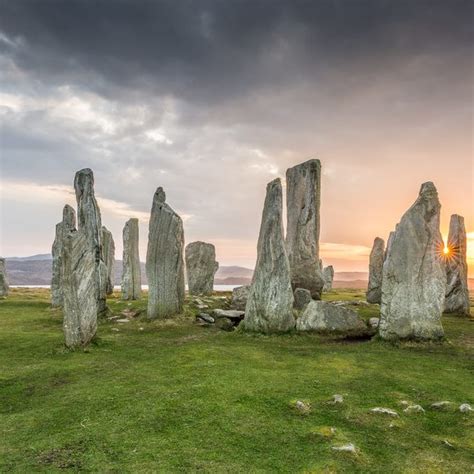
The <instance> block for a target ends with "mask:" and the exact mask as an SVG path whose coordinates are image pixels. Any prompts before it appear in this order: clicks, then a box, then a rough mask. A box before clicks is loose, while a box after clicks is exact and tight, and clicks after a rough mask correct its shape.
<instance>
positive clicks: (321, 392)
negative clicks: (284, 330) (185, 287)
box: [0, 289, 474, 473]
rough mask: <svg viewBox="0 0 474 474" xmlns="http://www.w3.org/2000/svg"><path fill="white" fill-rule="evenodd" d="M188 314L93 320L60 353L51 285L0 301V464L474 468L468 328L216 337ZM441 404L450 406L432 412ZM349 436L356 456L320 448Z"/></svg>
mask: <svg viewBox="0 0 474 474" xmlns="http://www.w3.org/2000/svg"><path fill="white" fill-rule="evenodd" d="M327 298H328V299H349V300H351V299H353V300H359V299H362V298H363V294H362V293H360V292H357V290H350V291H349V290H348V291H342V290H338V291H337V292H333V293H330V294H328V295H327ZM222 304H223V300H221V299H215V301H214V303H213V305H214V306H222ZM109 306H110V308H111V310H112V312H113V313H120V312H121V311H122V310H124V309H125V308H129V306H128V305H127V304H126V303H123V302H121V301H120V300H119V299H118V296H115V297H113V298H112V299H111V300H110V301H109ZM145 307H146V301H145V300H142V301H140V302H135V303H133V304H132V306H131V308H132V309H135V308H142V309H144V308H145ZM355 308H356V309H358V310H359V311H360V312H361V314H362V315H363V316H364V317H370V316H374V315H375V316H376V315H377V314H378V307H377V306H370V307H365V306H355ZM194 313H195V309H194V307H193V303H192V302H190V301H188V303H187V306H186V311H185V314H184V315H183V316H182V317H180V318H178V319H177V320H173V321H164V322H147V321H146V320H145V317H144V314H143V315H142V316H139V317H138V318H136V319H134V320H133V321H131V322H129V323H122V324H121V323H116V322H109V321H107V322H105V321H104V322H102V323H101V324H100V326H99V330H98V338H97V340H96V341H95V342H94V344H92V345H91V346H90V347H89V348H87V349H86V350H84V351H75V352H71V351H67V350H65V349H64V347H63V345H62V327H61V314H60V312H59V311H57V310H52V309H51V308H50V306H49V293H48V291H47V290H28V289H13V290H12V291H11V295H10V296H9V298H8V299H6V300H2V301H0V431H1V434H0V471H1V472H22V473H26V472H59V471H71V472H77V471H82V472H98V471H100V472H117V473H118V472H120V473H124V472H157V471H158V472H195V471H202V472H243V473H244V472H245V473H248V472H384V473H392V472H393V473H398V472H404V473H414V472H423V473H431V472H432V473H437V472H446V473H467V472H473V470H474V413H470V414H469V413H468V414H463V413H460V412H459V411H458V407H459V405H460V404H461V403H466V402H467V403H471V404H473V403H474V322H471V321H468V320H466V319H461V318H456V317H453V316H449V317H445V318H444V326H445V330H446V341H445V342H444V343H443V344H415V343H405V344H401V345H392V344H387V343H384V342H381V341H378V340H372V341H367V340H355V341H354V340H353V341H344V340H341V339H327V338H322V337H320V336H316V335H307V334H290V335H281V336H257V335H249V334H245V333H241V332H233V333H229V332H225V331H220V330H218V329H214V328H203V327H199V326H197V325H195V324H194V322H193V319H194V318H193V314H194ZM473 313H474V311H473ZM336 393H337V394H341V395H343V397H344V402H343V403H342V404H331V403H329V400H330V399H331V398H332V396H333V395H334V394H336ZM296 400H302V401H305V402H307V403H309V404H310V405H311V410H310V411H309V413H306V414H301V413H300V412H299V411H298V410H297V409H296V408H295V406H294V403H295V401H296ZM441 400H449V401H451V402H453V405H452V408H451V409H447V410H446V411H436V410H433V409H432V408H430V404H431V403H433V402H437V401H441ZM402 401H408V402H409V403H415V404H420V405H422V406H423V407H424V408H425V410H426V412H425V413H415V414H410V415H409V414H406V413H404V412H403V405H402V403H401V402H402ZM377 406H381V407H387V408H391V409H394V410H396V411H397V412H398V413H399V414H400V416H399V417H398V418H392V417H387V416H386V415H376V414H372V413H370V412H369V410H370V409H371V408H373V407H377ZM347 443H353V444H354V445H355V446H356V449H357V452H356V453H347V452H338V451H335V450H333V449H332V448H333V447H338V446H341V445H344V444H347Z"/></svg>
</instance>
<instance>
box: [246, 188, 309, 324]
mask: <svg viewBox="0 0 474 474" xmlns="http://www.w3.org/2000/svg"><path fill="white" fill-rule="evenodd" d="M316 262H317V260H316ZM242 324H243V327H244V329H246V330H249V331H257V332H263V333H269V332H280V331H288V330H290V329H292V328H294V327H295V319H294V317H293V291H292V289H291V277H290V265H289V262H288V256H287V253H286V248H285V242H284V239H283V221H282V189H281V182H280V179H275V180H274V181H272V182H270V183H269V184H268V185H267V195H266V198H265V204H264V207H263V213H262V222H261V225H260V234H259V237H258V246H257V264H256V266H255V271H254V274H253V278H252V285H251V287H250V292H249V296H248V300H247V305H246V307H245V319H244V321H243V323H242Z"/></svg>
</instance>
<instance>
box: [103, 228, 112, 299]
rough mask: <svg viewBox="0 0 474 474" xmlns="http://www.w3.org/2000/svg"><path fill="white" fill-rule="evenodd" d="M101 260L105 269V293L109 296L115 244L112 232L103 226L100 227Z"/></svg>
mask: <svg viewBox="0 0 474 474" xmlns="http://www.w3.org/2000/svg"><path fill="white" fill-rule="evenodd" d="M102 259H103V260H104V263H105V266H106V267H107V281H106V285H105V292H106V294H107V295H111V294H112V293H113V292H114V265H115V242H114V238H113V236H112V232H110V230H108V229H107V227H105V226H104V225H103V226H102Z"/></svg>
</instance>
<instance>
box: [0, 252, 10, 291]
mask: <svg viewBox="0 0 474 474" xmlns="http://www.w3.org/2000/svg"><path fill="white" fill-rule="evenodd" d="M8 290H9V286H8V278H7V270H6V268H5V259H4V258H2V257H0V296H8Z"/></svg>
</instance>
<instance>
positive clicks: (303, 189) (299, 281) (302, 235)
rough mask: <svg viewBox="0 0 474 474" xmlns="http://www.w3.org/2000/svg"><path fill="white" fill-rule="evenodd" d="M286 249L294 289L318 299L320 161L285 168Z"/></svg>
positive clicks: (319, 284)
mask: <svg viewBox="0 0 474 474" xmlns="http://www.w3.org/2000/svg"><path fill="white" fill-rule="evenodd" d="M286 186H287V192H286V202H287V226H286V248H287V252H288V259H289V262H290V269H291V284H292V287H293V290H295V289H296V288H306V289H307V290H309V291H310V292H311V296H312V297H313V298H315V299H320V298H321V291H322V289H323V287H324V278H323V275H322V271H321V268H320V263H319V208H320V205H321V163H320V161H319V160H309V161H306V162H305V163H301V164H299V165H297V166H294V167H293V168H289V169H288V170H287V171H286Z"/></svg>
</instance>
